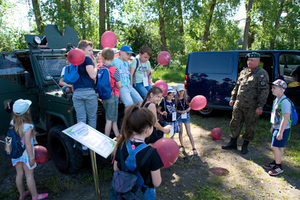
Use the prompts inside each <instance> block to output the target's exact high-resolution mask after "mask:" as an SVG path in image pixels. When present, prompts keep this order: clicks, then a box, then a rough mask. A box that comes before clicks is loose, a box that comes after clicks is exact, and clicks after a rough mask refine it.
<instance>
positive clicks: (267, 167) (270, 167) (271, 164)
mask: <svg viewBox="0 0 300 200" xmlns="http://www.w3.org/2000/svg"><path fill="white" fill-rule="evenodd" d="M263 167H264V168H265V169H273V168H274V167H275V161H273V162H271V163H270V164H264V165H263Z"/></svg>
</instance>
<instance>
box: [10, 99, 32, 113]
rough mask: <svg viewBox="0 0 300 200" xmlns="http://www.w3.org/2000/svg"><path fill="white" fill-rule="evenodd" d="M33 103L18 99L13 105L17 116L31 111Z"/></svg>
mask: <svg viewBox="0 0 300 200" xmlns="http://www.w3.org/2000/svg"><path fill="white" fill-rule="evenodd" d="M31 103H32V102H31V101H30V100H27V99H18V100H17V101H15V103H14V105H13V112H14V113H15V115H23V114H24V113H25V112H27V110H28V109H29V107H30V105H31Z"/></svg>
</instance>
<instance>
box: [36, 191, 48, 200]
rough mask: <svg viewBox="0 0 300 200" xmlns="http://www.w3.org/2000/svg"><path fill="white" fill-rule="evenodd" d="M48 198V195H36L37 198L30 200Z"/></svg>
mask: <svg viewBox="0 0 300 200" xmlns="http://www.w3.org/2000/svg"><path fill="white" fill-rule="evenodd" d="M47 197H48V193H43V194H37V196H36V197H35V198H34V197H32V200H39V199H45V198H47Z"/></svg>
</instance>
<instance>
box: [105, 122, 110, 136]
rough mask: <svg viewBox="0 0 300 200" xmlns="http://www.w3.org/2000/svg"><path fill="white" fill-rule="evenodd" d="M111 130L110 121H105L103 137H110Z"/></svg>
mask: <svg viewBox="0 0 300 200" xmlns="http://www.w3.org/2000/svg"><path fill="white" fill-rule="evenodd" d="M111 128H112V121H110V120H106V124H105V130H104V132H105V135H107V136H109V135H110V131H111Z"/></svg>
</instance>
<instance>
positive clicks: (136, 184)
mask: <svg viewBox="0 0 300 200" xmlns="http://www.w3.org/2000/svg"><path fill="white" fill-rule="evenodd" d="M147 146H148V145H146V144H145V143H142V144H140V145H139V146H137V147H136V148H135V149H132V147H131V144H130V141H129V140H128V141H127V142H126V148H127V151H128V154H129V155H128V157H127V159H126V161H125V162H124V157H123V152H122V151H120V162H121V169H120V171H115V172H114V175H113V180H112V185H111V190H110V193H109V199H110V200H116V199H118V200H122V199H130V200H140V199H146V200H147V199H153V198H154V199H155V197H156V194H155V189H154V188H148V187H147V186H146V185H145V184H144V179H143V177H142V176H141V174H140V173H139V170H140V168H141V167H142V166H143V165H144V163H145V162H146V160H147V159H148V158H149V156H150V155H151V154H152V152H153V150H154V149H153V148H149V149H148V150H147V152H146V153H145V155H144V156H143V158H142V160H140V162H139V163H138V164H137V163H136V154H137V153H138V152H140V151H141V150H142V149H144V148H146V147H147ZM149 176H150V175H149ZM149 176H148V178H147V180H146V182H147V183H148V182H150V178H149ZM149 194H151V196H150V195H149Z"/></svg>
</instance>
